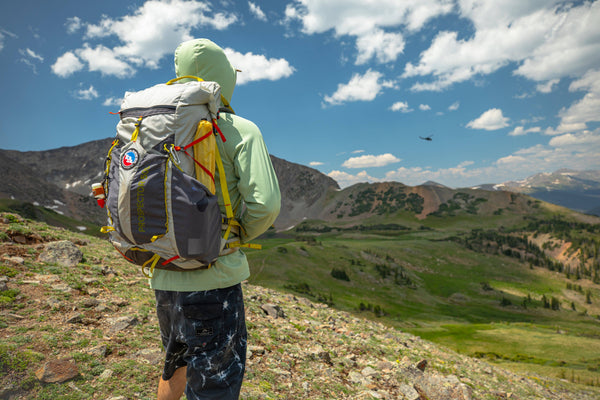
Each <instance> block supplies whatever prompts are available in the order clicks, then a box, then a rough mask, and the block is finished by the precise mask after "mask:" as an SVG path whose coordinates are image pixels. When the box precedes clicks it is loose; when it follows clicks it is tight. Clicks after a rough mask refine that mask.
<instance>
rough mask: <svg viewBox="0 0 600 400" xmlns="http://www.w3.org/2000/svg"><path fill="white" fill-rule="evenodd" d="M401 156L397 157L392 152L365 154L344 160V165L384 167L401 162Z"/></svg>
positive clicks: (347, 166)
mask: <svg viewBox="0 0 600 400" xmlns="http://www.w3.org/2000/svg"><path fill="white" fill-rule="evenodd" d="M400 161H402V160H400V159H399V158H396V157H395V156H394V155H392V154H390V153H385V154H381V155H378V156H374V155H370V154H368V155H364V156H359V157H351V158H349V159H347V160H346V161H344V163H343V164H342V167H345V168H372V167H383V166H386V165H389V164H393V163H397V162H400Z"/></svg>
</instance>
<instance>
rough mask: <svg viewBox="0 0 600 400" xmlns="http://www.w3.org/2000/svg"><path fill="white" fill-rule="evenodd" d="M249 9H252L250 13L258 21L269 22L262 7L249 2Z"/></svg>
mask: <svg viewBox="0 0 600 400" xmlns="http://www.w3.org/2000/svg"><path fill="white" fill-rule="evenodd" d="M248 7H249V8H250V13H251V14H252V15H254V16H255V17H256V18H257V19H259V20H261V21H266V20H267V16H266V15H265V13H264V11H263V10H262V9H261V8H260V6H258V5H257V4H255V3H253V2H251V1H249V2H248Z"/></svg>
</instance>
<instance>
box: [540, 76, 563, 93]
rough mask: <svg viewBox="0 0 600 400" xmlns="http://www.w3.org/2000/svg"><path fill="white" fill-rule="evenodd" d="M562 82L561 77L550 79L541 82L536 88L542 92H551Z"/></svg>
mask: <svg viewBox="0 0 600 400" xmlns="http://www.w3.org/2000/svg"><path fill="white" fill-rule="evenodd" d="M558 82H560V79H550V80H549V81H548V82H544V83H540V84H538V85H537V86H536V89H537V91H538V92H540V93H550V92H552V89H553V88H554V86H556V85H557V84H558Z"/></svg>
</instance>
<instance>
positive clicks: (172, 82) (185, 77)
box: [167, 75, 235, 114]
mask: <svg viewBox="0 0 600 400" xmlns="http://www.w3.org/2000/svg"><path fill="white" fill-rule="evenodd" d="M181 79H195V80H197V81H198V82H204V79H202V78H198V77H197V76H192V75H186V76H180V77H179V78H175V79H171V80H170V81H169V82H167V85H172V84H174V83H175V82H177V81H179V80H181ZM221 102H223V105H224V106H225V107H227V108H229V109H230V110H231V111H233V108H231V106H230V105H229V102H228V101H227V99H226V98H225V96H223V95H221ZM234 114H235V112H234Z"/></svg>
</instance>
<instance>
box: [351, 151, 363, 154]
mask: <svg viewBox="0 0 600 400" xmlns="http://www.w3.org/2000/svg"><path fill="white" fill-rule="evenodd" d="M364 152H365V151H364V150H353V151H352V152H351V153H352V154H360V153H364Z"/></svg>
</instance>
